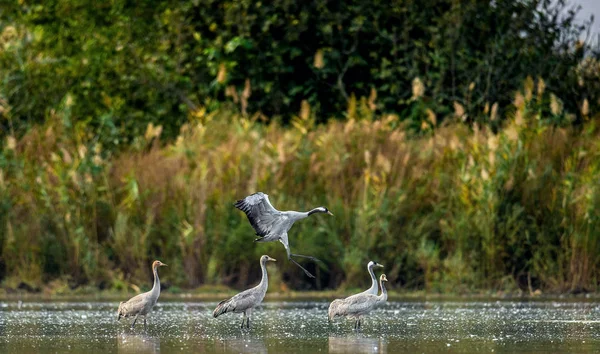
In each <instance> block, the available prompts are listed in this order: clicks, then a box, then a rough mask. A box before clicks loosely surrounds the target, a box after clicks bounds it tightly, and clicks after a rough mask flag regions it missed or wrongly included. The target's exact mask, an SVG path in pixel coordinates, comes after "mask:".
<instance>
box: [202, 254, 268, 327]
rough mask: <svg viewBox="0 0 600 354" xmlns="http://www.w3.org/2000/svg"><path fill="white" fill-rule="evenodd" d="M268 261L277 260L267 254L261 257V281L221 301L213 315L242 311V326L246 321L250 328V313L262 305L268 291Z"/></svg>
mask: <svg viewBox="0 0 600 354" xmlns="http://www.w3.org/2000/svg"><path fill="white" fill-rule="evenodd" d="M267 261H271V262H275V261H276V260H275V259H274V258H271V257H269V256H267V255H263V256H262V257H260V267H261V269H262V279H261V280H260V283H258V285H257V286H255V287H253V288H251V289H248V290H244V291H242V292H241V293H239V294H237V295H235V296H233V297H232V298H231V299H227V300H223V301H221V302H219V304H218V305H217V308H215V310H214V311H213V317H215V318H217V317H219V316H220V315H222V314H224V313H227V312H234V313H240V312H241V313H243V316H242V325H241V328H244V322H246V327H247V328H250V315H251V314H252V309H254V308H255V307H256V306H258V305H260V303H261V302H262V301H263V299H264V297H265V294H266V293H267V287H268V286H269V279H268V278H267Z"/></svg>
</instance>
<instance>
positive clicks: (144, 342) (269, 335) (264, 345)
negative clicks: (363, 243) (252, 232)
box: [0, 301, 600, 353]
mask: <svg viewBox="0 0 600 354" xmlns="http://www.w3.org/2000/svg"><path fill="white" fill-rule="evenodd" d="M216 304H217V303H216V302H166V301H161V302H159V303H158V304H157V306H156V307H155V310H154V312H153V313H152V314H151V316H149V323H148V330H147V331H144V328H143V323H142V321H138V325H137V326H136V328H135V329H134V330H133V331H132V330H130V329H129V323H130V322H129V319H126V320H121V322H117V321H116V309H117V305H118V304H117V303H116V302H114V303H113V302H110V303H109V302H17V301H12V302H2V303H0V352H1V353H5V352H6V353H33V352H42V353H55V352H74V353H80V352H87V353H109V352H113V353H114V352H118V353H175V352H177V353H181V352H205V353H310V352H317V353H319V352H320V353H396V352H409V353H421V352H422V353H470V352H485V353H490V352H495V353H515V352H519V353H534V352H536V353H540V352H553V353H586V352H590V353H591V352H600V303H597V302H553V301H546V302H507V301H498V302H388V303H387V304H386V306H385V307H383V308H382V309H379V310H376V311H374V312H373V313H372V314H371V315H370V316H369V317H368V318H367V319H366V320H363V328H362V330H361V331H360V332H356V331H354V329H353V322H352V321H351V320H345V319H338V320H336V322H335V323H334V324H331V325H330V324H328V323H327V307H328V305H329V303H328V302H324V301H323V302H265V303H263V305H262V306H261V307H260V308H258V309H256V310H255V311H254V314H253V321H252V322H251V326H252V328H251V329H250V330H241V329H240V328H239V324H240V322H241V315H239V314H225V315H223V316H221V317H219V318H217V319H214V318H212V310H213V309H214V308H215V306H216Z"/></svg>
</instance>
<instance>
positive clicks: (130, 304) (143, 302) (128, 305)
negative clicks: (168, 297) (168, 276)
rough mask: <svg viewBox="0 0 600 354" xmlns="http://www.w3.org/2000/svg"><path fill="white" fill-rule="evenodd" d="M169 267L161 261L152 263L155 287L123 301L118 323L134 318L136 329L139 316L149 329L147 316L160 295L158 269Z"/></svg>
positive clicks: (132, 325)
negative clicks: (122, 319)
mask: <svg viewBox="0 0 600 354" xmlns="http://www.w3.org/2000/svg"><path fill="white" fill-rule="evenodd" d="M166 266H167V265H166V264H164V263H162V262H161V261H154V262H153V263H152V273H154V285H153V286H152V290H150V291H148V292H145V293H143V294H139V295H136V296H134V297H132V298H131V299H129V300H128V301H121V303H120V304H119V309H118V310H117V321H119V320H121V317H134V316H135V318H134V319H133V323H132V324H131V329H133V327H135V322H136V321H137V319H138V317H139V316H144V329H148V327H147V325H146V316H147V315H148V314H149V313H150V311H152V308H153V307H154V305H156V301H158V296H159V295H160V279H159V278H158V267H166Z"/></svg>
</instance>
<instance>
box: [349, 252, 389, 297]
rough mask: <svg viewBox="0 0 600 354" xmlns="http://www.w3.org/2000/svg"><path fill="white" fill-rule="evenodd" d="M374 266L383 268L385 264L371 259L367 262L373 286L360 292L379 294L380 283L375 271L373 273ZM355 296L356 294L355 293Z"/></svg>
mask: <svg viewBox="0 0 600 354" xmlns="http://www.w3.org/2000/svg"><path fill="white" fill-rule="evenodd" d="M374 267H377V268H383V264H379V263H377V262H375V261H370V262H369V263H367V271H368V272H369V274H370V275H371V287H370V288H369V289H367V290H365V291H363V292H362V293H360V294H373V295H377V293H378V292H379V284H378V283H377V278H376V277H375V273H373V268H374ZM360 294H357V295H360ZM353 296H356V295H353Z"/></svg>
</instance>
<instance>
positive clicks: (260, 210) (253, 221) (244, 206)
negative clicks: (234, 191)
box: [234, 192, 333, 278]
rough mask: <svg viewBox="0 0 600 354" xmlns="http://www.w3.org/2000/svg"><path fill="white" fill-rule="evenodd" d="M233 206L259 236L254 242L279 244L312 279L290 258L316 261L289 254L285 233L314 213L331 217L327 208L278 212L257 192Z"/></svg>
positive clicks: (263, 195) (264, 196)
mask: <svg viewBox="0 0 600 354" xmlns="http://www.w3.org/2000/svg"><path fill="white" fill-rule="evenodd" d="M234 206H235V207H236V208H238V209H240V210H241V211H243V212H244V213H245V214H246V217H247V218H248V221H250V225H252V227H253V228H254V231H256V235H257V236H260V237H259V238H257V239H256V240H255V241H256V242H271V241H279V242H281V243H282V244H283V247H285V250H286V252H287V256H288V260H290V261H292V262H293V263H294V264H296V265H297V266H298V267H300V268H301V269H302V270H303V271H304V273H306V275H308V276H309V277H311V278H314V276H313V275H312V274H311V273H310V272H309V271H307V270H306V269H304V267H302V266H301V265H300V264H298V262H296V261H295V260H294V259H292V257H303V258H309V259H312V260H316V261H318V259H317V258H315V257H312V256H305V255H302V254H294V253H291V251H290V244H289V240H288V234H287V232H288V231H289V230H290V228H291V227H292V226H293V225H294V223H295V222H296V221H298V220H301V219H304V218H307V217H309V216H310V215H312V214H314V213H326V214H329V215H333V214H332V213H331V212H330V211H329V210H327V208H325V207H318V208H314V209H312V210H310V211H307V212H299V211H293V210H291V211H279V210H277V209H275V208H274V207H273V205H272V204H271V202H270V201H269V196H268V195H267V194H265V193H262V192H257V193H254V194H252V195H249V196H247V197H246V198H244V199H241V200H238V201H237V202H236V203H235V204H234Z"/></svg>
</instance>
